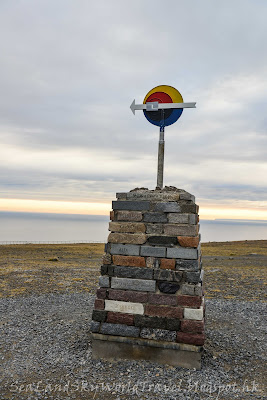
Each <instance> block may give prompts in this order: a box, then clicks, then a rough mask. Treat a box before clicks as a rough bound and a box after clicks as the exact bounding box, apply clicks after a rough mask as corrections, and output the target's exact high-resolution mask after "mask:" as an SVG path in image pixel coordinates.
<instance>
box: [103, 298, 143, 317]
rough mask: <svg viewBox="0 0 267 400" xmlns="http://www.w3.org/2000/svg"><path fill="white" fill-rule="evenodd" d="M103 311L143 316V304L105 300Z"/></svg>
mask: <svg viewBox="0 0 267 400" xmlns="http://www.w3.org/2000/svg"><path fill="white" fill-rule="evenodd" d="M105 310H106V311H115V312H121V313H128V314H144V306H143V304H141V303H129V302H127V301H116V300H105Z"/></svg>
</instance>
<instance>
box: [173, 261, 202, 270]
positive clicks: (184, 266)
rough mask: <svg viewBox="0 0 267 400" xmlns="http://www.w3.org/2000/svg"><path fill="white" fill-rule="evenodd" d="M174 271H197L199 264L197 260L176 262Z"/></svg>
mask: <svg viewBox="0 0 267 400" xmlns="http://www.w3.org/2000/svg"><path fill="white" fill-rule="evenodd" d="M176 269H178V270H180V271H198V270H199V269H200V262H199V260H176Z"/></svg>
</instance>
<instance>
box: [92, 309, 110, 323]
mask: <svg viewBox="0 0 267 400" xmlns="http://www.w3.org/2000/svg"><path fill="white" fill-rule="evenodd" d="M106 318H107V311H103V310H93V313H92V320H93V321H98V322H104V321H106Z"/></svg>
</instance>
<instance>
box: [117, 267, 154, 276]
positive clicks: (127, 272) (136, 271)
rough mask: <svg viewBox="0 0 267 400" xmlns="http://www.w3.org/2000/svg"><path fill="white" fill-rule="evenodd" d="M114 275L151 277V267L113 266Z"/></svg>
mask: <svg viewBox="0 0 267 400" xmlns="http://www.w3.org/2000/svg"><path fill="white" fill-rule="evenodd" d="M114 276H118V277H120V278H134V279H153V269H151V268H139V267H122V266H115V267H114Z"/></svg>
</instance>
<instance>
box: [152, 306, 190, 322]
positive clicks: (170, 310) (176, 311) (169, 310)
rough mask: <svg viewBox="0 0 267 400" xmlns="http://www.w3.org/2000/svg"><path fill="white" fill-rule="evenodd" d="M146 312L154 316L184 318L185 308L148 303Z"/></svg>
mask: <svg viewBox="0 0 267 400" xmlns="http://www.w3.org/2000/svg"><path fill="white" fill-rule="evenodd" d="M145 314H146V315H150V316H152V317H166V318H179V319H181V318H183V309H182V308H180V307H168V306H156V305H154V304H147V305H146V306H145Z"/></svg>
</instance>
